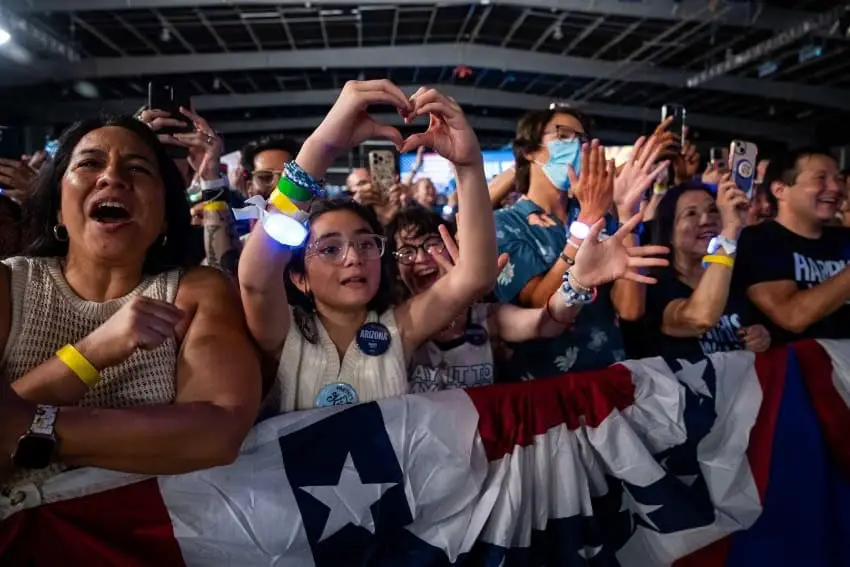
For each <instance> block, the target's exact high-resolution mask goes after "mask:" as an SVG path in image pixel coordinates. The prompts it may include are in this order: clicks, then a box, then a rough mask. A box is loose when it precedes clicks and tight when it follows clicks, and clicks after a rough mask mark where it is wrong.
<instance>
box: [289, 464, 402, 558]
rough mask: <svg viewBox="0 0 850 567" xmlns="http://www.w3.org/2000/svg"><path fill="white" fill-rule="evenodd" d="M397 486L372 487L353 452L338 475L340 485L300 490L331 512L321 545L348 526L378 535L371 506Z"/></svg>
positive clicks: (304, 487) (391, 484)
mask: <svg viewBox="0 0 850 567" xmlns="http://www.w3.org/2000/svg"><path fill="white" fill-rule="evenodd" d="M396 484H397V483H395V482H390V483H369V484H366V483H364V482H363V480H362V479H361V478H360V472H359V471H358V470H357V467H355V466H354V460H353V459H352V458H351V452H349V453H348V455H346V457H345V464H343V466H342V471H341V472H340V475H339V482H337V484H336V485H331V486H302V487H300V488H301V490H303V491H304V492H306V493H307V494H309V495H310V496H312V497H313V498H315V499H316V500H318V501H319V502H321V503H322V504H324V505H325V506H327V507H328V508H329V509H330V515H329V516H328V520H327V522H325V528H324V530H322V536H321V537H320V538H319V542H322V541H324V540H326V539H328V538H329V537H331V536H332V535H334V534H335V533H337V532H338V531H339V530H341V529H342V528H344V527H345V526H347V525H348V524H354V525H355V526H361V527H363V528H366V529H367V530H369V532H370V533H372V534H374V533H375V519H374V518H373V517H372V510H371V506H372V504H374V503H375V502H377V501H378V500H380V499H381V498H382V497H383V495H384V492H386V491H387V490H389V489H390V488H392V487H393V486H395V485H396Z"/></svg>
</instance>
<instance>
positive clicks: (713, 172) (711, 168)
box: [701, 162, 727, 186]
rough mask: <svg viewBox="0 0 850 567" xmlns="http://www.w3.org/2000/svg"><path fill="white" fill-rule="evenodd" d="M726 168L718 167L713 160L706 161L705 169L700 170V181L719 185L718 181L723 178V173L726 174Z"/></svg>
mask: <svg viewBox="0 0 850 567" xmlns="http://www.w3.org/2000/svg"><path fill="white" fill-rule="evenodd" d="M726 173H727V170H726V169H724V168H722V167H718V166H717V164H715V163H714V162H708V164H707V165H706V166H705V171H703V172H702V178H701V181H702V182H703V183H706V184H708V185H714V186H717V185H720V181H721V180H722V179H723V177H724V175H726Z"/></svg>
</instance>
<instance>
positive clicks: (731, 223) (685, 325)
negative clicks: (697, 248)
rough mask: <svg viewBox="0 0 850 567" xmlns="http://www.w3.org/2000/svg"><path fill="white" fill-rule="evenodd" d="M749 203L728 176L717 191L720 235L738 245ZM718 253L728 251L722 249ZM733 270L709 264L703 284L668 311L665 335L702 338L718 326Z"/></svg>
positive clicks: (664, 329) (704, 274) (698, 285)
mask: <svg viewBox="0 0 850 567" xmlns="http://www.w3.org/2000/svg"><path fill="white" fill-rule="evenodd" d="M747 205H748V200H747V196H746V194H745V193H744V192H743V191H741V190H740V189H738V188H737V187H736V185H735V182H734V181H731V180H730V179H729V178H728V177H727V178H726V179H725V180H724V181H723V182H721V184H720V186H719V187H718V190H717V207H718V208H719V209H720V215H721V219H722V223H723V224H722V226H723V228H722V230H721V232H720V234H721V235H722V236H725V237H726V238H727V239H729V240H731V241H733V242H737V240H738V237H739V236H740V234H741V229H743V227H744V223H745V222H746V215H747ZM717 254H720V255H723V254H725V252H724V251H723V249H722V248H721V249H720V250H718V252H717ZM731 283H732V268H731V267H729V266H725V265H722V264H715V263H712V264H709V265H708V267H707V268H706V269H705V272H703V274H702V277H701V278H700V281H699V284H697V287H696V288H695V289H694V292H693V293H692V294H691V296H690V297H689V298H687V299H676V300H674V301H671V302H670V303H668V304H667V306H666V307H665V308H664V314H663V319H662V323H661V332H662V333H664V334H665V335H669V336H671V337H699V336H701V335H703V334H705V332H706V331H708V330H709V329H711V328H712V327H714V326H715V325H716V324H717V322H718V321H720V317H721V316H722V315H723V311H724V309H726V303H727V301H728V300H729V287H730V285H731Z"/></svg>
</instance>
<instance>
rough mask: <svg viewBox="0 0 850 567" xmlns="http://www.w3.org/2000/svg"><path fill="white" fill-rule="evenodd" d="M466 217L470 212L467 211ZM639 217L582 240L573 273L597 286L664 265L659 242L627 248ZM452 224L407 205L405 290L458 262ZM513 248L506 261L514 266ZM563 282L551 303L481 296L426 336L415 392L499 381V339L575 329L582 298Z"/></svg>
mask: <svg viewBox="0 0 850 567" xmlns="http://www.w3.org/2000/svg"><path fill="white" fill-rule="evenodd" d="M461 218H463V214H462V211H461ZM635 224H637V218H634V219H632V220H631V221H630V222H629V223H627V224H626V225H625V226H624V229H621V230H620V231H619V232H618V233H617V234H615V235H614V237H613V238H611V239H609V241H606V242H599V241H598V240H594V239H588V241H587V244H582V246H581V249H580V251H579V253H578V254H576V260H575V262H574V264H573V266H572V267H571V268H570V275H571V276H572V278H573V280H574V281H577V282H580V283H581V284H582V286H584V285H587V282H590V283H591V284H592V286H593V287H595V286H599V285H603V284H606V283H609V282H611V281H613V280H614V279H617V278H618V277H627V274H632V275H634V274H635V273H636V272H635V269H636V268H639V267H646V266H663V265H666V264H667V261H666V260H664V259H661V258H652V257H649V256H652V255H656V254H661V253H664V252H665V250H664V249H662V248H660V247H655V246H643V247H634V248H628V247H627V246H626V245H625V244H624V242H623V241H624V238H625V236H626V235H627V234H629V231H630V230H631V229H630V228H629V227H630V226H631V225H635ZM451 231H452V226H451V225H450V224H449V223H447V222H446V221H444V220H443V219H442V218H441V217H440V216H439V215H438V214H436V213H434V212H432V211H430V210H428V209H425V208H423V207H420V206H416V205H412V206H409V207H405V208H404V209H402V210H401V211H400V212H399V213H398V215H396V218H395V219H394V220H393V222H392V223H391V224H390V225H389V226H388V227H387V236H388V238H390V240H391V241H392V242H394V244H395V248H396V250H395V252H394V253H393V256H395V260H396V263H397V268H398V277H399V279H400V280H401V283H402V284H403V285H404V288H405V291H406V292H407V293H408V294H409V295H411V296H413V297H416V296H417V295H419V294H422V293H427V292H428V290H430V289H431V288H432V287H433V286H434V285H436V284H437V283H438V282H439V281H440V280H441V279H442V278H444V277H446V276H447V275H448V274H450V273H451V272H452V271H453V270H454V269H455V266H454V262H455V260H456V259H457V258H458V257H459V255H460V251H459V250H458V246H457V245H456V243H455V239H454V237H453V235H452V234H451ZM508 260H509V258H508V255H507V254H503V255H502V256H501V257H500V258H499V262H498V264H499V266H502V265H507V261H508ZM564 295H565V294H564V292H563V288H562V289H559V290H558V291H556V292H555V293H554V294H552V296H551V297H549V299H548V301H547V302H546V304H545V306H544V307H540V308H525V307H519V306H516V305H511V304H509V303H485V302H478V301H476V302H474V303H471V304H470V305H469V306H468V307H467V308H466V309H464V310H463V311H462V312H461V313H460V315H458V317H456V318H455V319H454V320H452V322H451V323H449V325H448V326H446V327H445V328H444V329H441V330H440V332H439V333H437V334H435V335H434V336H432V337H431V340H430V341H426V342H425V343H423V344H422V345H421V346H420V347H419V348H418V349H417V350H416V352H415V353H414V354H413V357H412V359H411V362H410V364H409V366H408V380H409V389H410V392H411V393H418V392H432V391H438V390H449V389H454V388H469V387H474V386H487V385H490V384H492V383H493V382H494V379H495V378H496V369H495V366H494V356H493V347H494V346H495V344H496V342H497V341H507V342H510V343H520V342H525V341H531V340H534V339H540V338H549V337H554V336H557V335H559V334H561V333H564V332H565V331H566V332H569V331H568V329H569V327H571V326H572V324H573V323H574V322H575V319H576V316H577V315H578V313H579V310H580V309H581V306H582V304H583V303H584V302H583V301H580V300H578V298H575V300H573V301H565V299H564Z"/></svg>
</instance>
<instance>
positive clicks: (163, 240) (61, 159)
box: [23, 116, 201, 274]
mask: <svg viewBox="0 0 850 567" xmlns="http://www.w3.org/2000/svg"><path fill="white" fill-rule="evenodd" d="M109 126H116V127H119V128H124V129H125V130H129V131H130V132H133V133H134V134H135V135H136V136H138V138H139V139H140V140H141V141H142V142H143V143H144V144H145V145H146V146H148V147H149V148H150V149H151V151H153V153H154V156H155V157H156V161H157V165H158V166H159V172H160V175H161V176H162V181H163V186H164V188H165V221H166V223H167V228H166V233H165V235H164V237H160V238H157V240H156V242H154V243H153V244H152V245H151V247H150V248H148V252H147V254H146V256H145V261H144V264H143V266H142V272H143V273H145V274H158V273H161V272H163V271H166V270H169V269H171V268H178V267H181V268H188V267H191V266H196V265H198V264H199V263H200V261H201V257H200V256H199V255H198V252H197V250H196V249H195V248H194V247H192V246H191V245H190V239H191V235H192V227H191V224H190V219H189V203H188V201H187V200H186V187H185V183H184V182H183V176H182V175H180V170H178V169H177V166H176V165H175V164H174V162H173V161H172V160H171V158H170V157H168V154H167V153H166V150H165V146H163V145H162V143H161V142H160V141H159V140H158V139H157V137H156V134H154V132H153V131H152V130H151V129H150V128H148V127H147V126H145V125H144V124H142V123H141V122H139V121H138V120H136V119H134V118H132V117H130V116H107V117H100V118H93V119H89V120H83V121H81V122H77V123H76V124H73V125H72V126H70V127H69V128H68V129H67V130H65V131H64V132H63V133H62V136H60V138H59V148H58V150H57V151H56V155H55V156H54V158H53V159H52V160H51V161H50V162H48V163H46V164H45V165H44V167H43V168H42V169H41V171H40V172H39V175H38V178H37V180H36V183H35V188H34V190H33V192H32V195H31V196H30V198H29V199H27V201H26V203H25V204H24V215H23V216H24V222H25V224H26V230H25V234H24V243H25V244H24V255H25V256H33V257H52V256H60V257H61V256H65V255H67V254H68V242H67V241H65V242H62V241H59V240H57V239H56V237H55V236H54V232H53V228H54V226H56V223H57V222H58V216H59V209H60V207H61V203H62V199H61V195H60V193H61V191H62V177H63V176H64V175H65V171H66V170H67V169H68V165H69V164H70V162H71V155H72V153H73V152H74V148H75V147H77V144H79V143H80V140H82V139H83V137H84V136H85V135H86V134H88V133H89V132H92V131H94V130H97V129H99V128H106V127H109Z"/></svg>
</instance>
